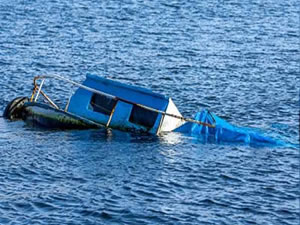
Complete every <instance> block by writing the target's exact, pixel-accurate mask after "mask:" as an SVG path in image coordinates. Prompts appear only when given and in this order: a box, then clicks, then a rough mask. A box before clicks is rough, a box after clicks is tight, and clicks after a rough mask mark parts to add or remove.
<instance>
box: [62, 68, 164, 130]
mask: <svg viewBox="0 0 300 225" xmlns="http://www.w3.org/2000/svg"><path fill="white" fill-rule="evenodd" d="M83 85H85V86H87V87H89V88H93V89H96V90H98V91H101V92H103V93H105V94H108V95H112V96H115V97H117V98H119V99H120V100H118V101H117V103H116V107H115V112H114V113H113V116H112V119H111V122H110V124H109V127H112V128H118V129H121V130H136V131H143V132H149V133H153V134H156V133H157V130H158V128H159V125H160V121H161V118H162V115H158V116H157V118H156V120H155V123H154V125H153V127H150V128H149V127H145V126H142V125H139V124H136V123H134V122H130V121H129V118H130V114H131V112H132V107H133V105H132V104H130V103H128V102H124V101H122V100H126V101H129V102H132V103H137V104H142V105H145V106H148V107H151V108H154V109H157V110H161V111H165V110H166V109H167V106H168V103H169V99H168V98H167V97H165V96H164V95H161V94H157V93H154V92H152V91H151V90H148V89H145V88H141V87H137V86H133V85H128V84H125V83H121V82H117V81H113V80H110V79H106V78H104V77H100V76H96V75H89V74H88V75H87V76H86V80H85V81H84V82H83ZM92 95H93V93H92V92H90V91H87V90H85V89H82V88H79V89H78V90H77V91H76V92H75V93H74V95H73V96H72V97H71V99H70V104H69V108H68V112H71V113H73V114H75V115H78V116H81V117H84V118H86V119H89V120H92V121H94V122H97V123H101V124H102V125H106V124H107V123H108V121H109V116H110V115H106V114H104V113H100V112H95V111H93V109H92V108H91V107H90V106H89V105H90V102H91V98H92ZM146 119H147V118H146V117H145V120H146Z"/></svg>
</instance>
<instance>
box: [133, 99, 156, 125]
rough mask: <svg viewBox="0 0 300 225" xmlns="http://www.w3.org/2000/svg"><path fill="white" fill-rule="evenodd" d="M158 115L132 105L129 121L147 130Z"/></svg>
mask: <svg viewBox="0 0 300 225" xmlns="http://www.w3.org/2000/svg"><path fill="white" fill-rule="evenodd" d="M157 116H158V113H156V112H153V111H150V110H147V109H144V108H142V107H139V106H136V105H134V106H133V107H132V110H131V114H130V118H129V121H130V122H131V123H135V124H139V125H142V126H144V127H147V128H152V127H153V126H154V123H155V121H156V119H157Z"/></svg>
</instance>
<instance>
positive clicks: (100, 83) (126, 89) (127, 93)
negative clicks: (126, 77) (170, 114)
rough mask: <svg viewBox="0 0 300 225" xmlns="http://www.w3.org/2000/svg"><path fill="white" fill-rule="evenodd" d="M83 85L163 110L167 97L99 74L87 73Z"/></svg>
mask: <svg viewBox="0 0 300 225" xmlns="http://www.w3.org/2000/svg"><path fill="white" fill-rule="evenodd" d="M83 85H86V86H88V87H91V88H94V89H96V90H99V91H102V92H104V93H107V94H110V95H113V96H116V97H118V98H121V99H125V100H128V101H131V102H134V103H138V104H143V105H146V106H149V107H152V108H155V109H158V110H163V111H164V110H165V109H166V107H167V105H168V102H169V98H168V97H166V96H164V95H162V94H158V93H154V92H153V91H151V90H149V89H146V88H142V87H138V86H134V85H129V84H124V83H121V82H118V81H115V80H111V79H107V78H104V77H101V76H97V75H93V74H87V75H86V80H85V81H84V82H83Z"/></svg>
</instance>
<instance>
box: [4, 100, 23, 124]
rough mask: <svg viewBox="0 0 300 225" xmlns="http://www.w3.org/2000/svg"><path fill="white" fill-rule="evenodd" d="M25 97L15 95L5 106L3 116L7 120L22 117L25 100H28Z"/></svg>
mask: <svg viewBox="0 0 300 225" xmlns="http://www.w3.org/2000/svg"><path fill="white" fill-rule="evenodd" d="M28 101H29V99H28V98H27V97H17V98H15V99H13V100H12V101H10V102H9V103H8V105H7V106H6V108H5V110H4V113H3V117H4V118H6V119H9V120H18V119H22V113H23V110H24V104H25V102H28Z"/></svg>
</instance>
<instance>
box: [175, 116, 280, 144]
mask: <svg viewBox="0 0 300 225" xmlns="http://www.w3.org/2000/svg"><path fill="white" fill-rule="evenodd" d="M194 119H195V120H198V121H200V122H204V123H208V124H214V123H215V125H216V126H215V127H214V128H210V127H208V126H204V125H200V124H197V123H192V122H187V123H185V124H184V125H182V126H181V127H179V128H177V129H176V130H175V132H180V133H185V134H189V135H192V136H199V137H201V138H202V139H204V140H207V141H210V142H217V143H226V142H227V143H228V142H234V143H244V144H249V145H258V146H262V145H282V144H284V143H283V142H282V141H280V140H276V139H274V138H271V137H268V136H266V135H264V134H262V133H260V132H258V131H256V130H254V129H251V128H246V127H237V126H234V125H232V124H230V123H228V122H227V121H225V120H224V119H222V118H220V117H218V116H216V115H215V114H213V113H209V112H208V111H207V110H203V111H202V112H198V113H197V114H196V116H195V118H194Z"/></svg>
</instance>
